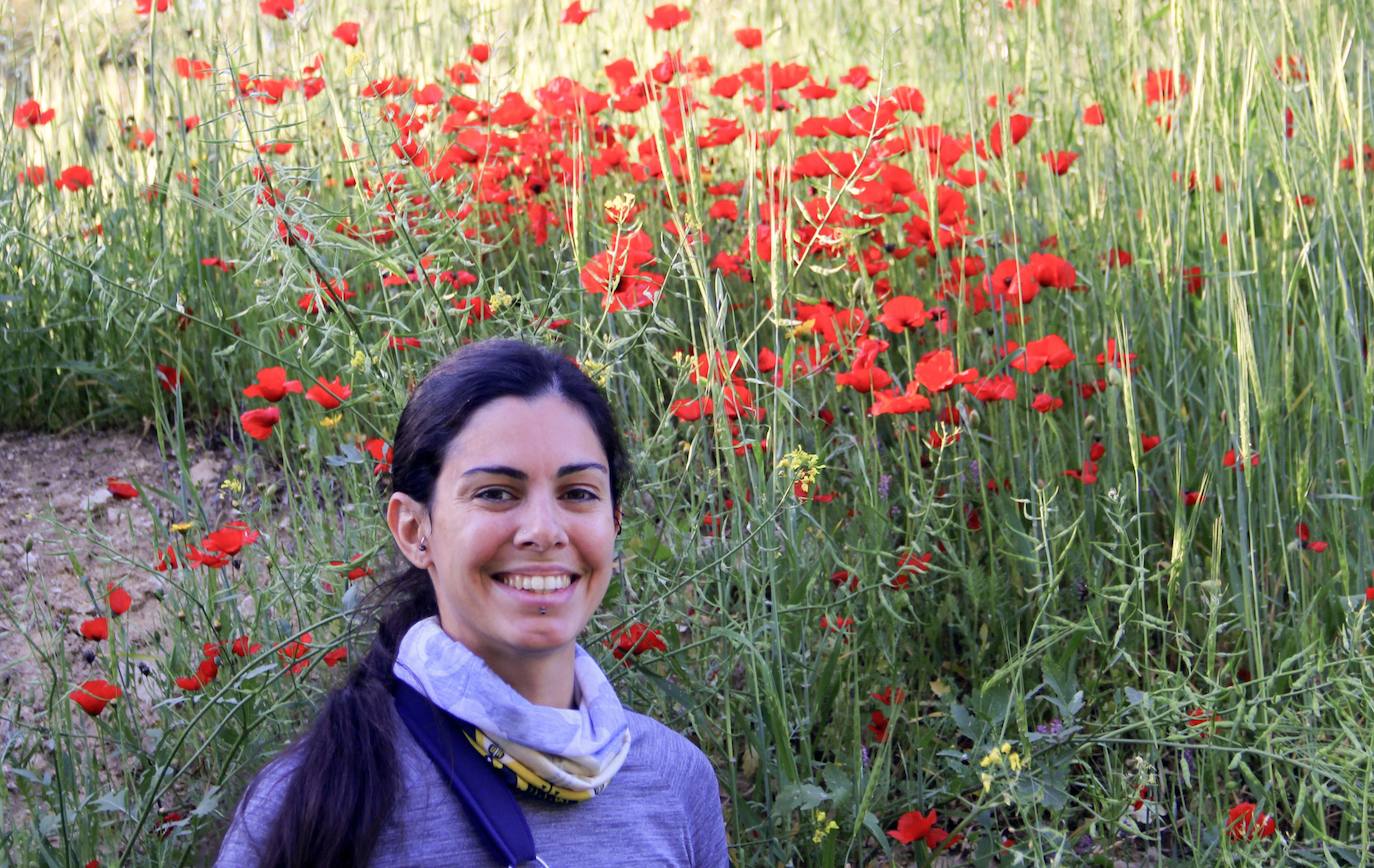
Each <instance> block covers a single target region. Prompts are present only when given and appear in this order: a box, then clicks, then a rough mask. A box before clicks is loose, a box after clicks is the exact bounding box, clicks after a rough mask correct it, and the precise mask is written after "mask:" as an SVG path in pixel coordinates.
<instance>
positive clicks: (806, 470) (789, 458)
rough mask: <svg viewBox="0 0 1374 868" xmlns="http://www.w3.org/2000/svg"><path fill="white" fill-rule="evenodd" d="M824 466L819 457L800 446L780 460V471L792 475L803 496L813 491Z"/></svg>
mask: <svg viewBox="0 0 1374 868" xmlns="http://www.w3.org/2000/svg"><path fill="white" fill-rule="evenodd" d="M823 466H824V465H822V464H821V459H820V456H819V455H812V454H811V453H810V452H807V451H806V450H805V449H803V448H801V447H800V446H796V447H794V448H793V449H792V451H791V452H788V453H787V454H786V455H784V456H782V457H781V458H779V459H778V469H779V470H782V471H785V472H787V473H790V474H791V475H792V481H793V482H795V483H796V484H797V485H800V486H801V490H802V493H803V494H805V493H806V492H808V491H810V490H811V486H812V485H813V484H815V482H816V477H817V476H818V475H819V474H820V472H821V470H822V468H823Z"/></svg>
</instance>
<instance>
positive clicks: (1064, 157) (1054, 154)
mask: <svg viewBox="0 0 1374 868" xmlns="http://www.w3.org/2000/svg"><path fill="white" fill-rule="evenodd" d="M1077 159H1078V154H1076V153H1075V152H1073V151H1046V152H1045V153H1043V154H1041V155H1040V160H1041V162H1043V163H1044V164H1045V165H1047V166H1049V167H1050V171H1051V172H1054V173H1055V174H1056V175H1062V174H1064V173H1065V172H1067V171H1069V167H1070V166H1072V165H1073V163H1074V160H1077Z"/></svg>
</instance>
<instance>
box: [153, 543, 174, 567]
mask: <svg viewBox="0 0 1374 868" xmlns="http://www.w3.org/2000/svg"><path fill="white" fill-rule="evenodd" d="M176 565H177V550H176V547H175V546H167V548H166V550H165V551H163V550H159V551H158V553H157V563H156V564H154V565H153V569H155V570H157V571H158V572H159V573H165V572H167V570H168V569H170V568H171V567H175V566H176Z"/></svg>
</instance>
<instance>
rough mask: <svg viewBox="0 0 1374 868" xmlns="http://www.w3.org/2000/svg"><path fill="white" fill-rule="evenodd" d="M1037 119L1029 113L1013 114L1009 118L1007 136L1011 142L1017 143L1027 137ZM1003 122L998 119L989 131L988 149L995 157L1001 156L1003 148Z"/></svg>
mask: <svg viewBox="0 0 1374 868" xmlns="http://www.w3.org/2000/svg"><path fill="white" fill-rule="evenodd" d="M1034 123H1035V119H1034V118H1032V117H1030V116H1029V115H1011V116H1010V117H1008V118H1007V133H1006V134H1007V137H1008V138H1009V139H1010V140H1011V144H1013V145H1014V144H1016V143H1018V142H1020V141H1021V140H1022V139H1024V138H1025V137H1026V133H1029V132H1030V128H1031V125H1032V124H1034ZM1002 135H1003V133H1002V122H1001V121H998V122H997V123H995V124H993V125H992V131H991V132H989V133H988V146H987V149H988V150H989V151H991V152H992V155H993V156H994V157H1001V156H1002V150H1003V143H1002Z"/></svg>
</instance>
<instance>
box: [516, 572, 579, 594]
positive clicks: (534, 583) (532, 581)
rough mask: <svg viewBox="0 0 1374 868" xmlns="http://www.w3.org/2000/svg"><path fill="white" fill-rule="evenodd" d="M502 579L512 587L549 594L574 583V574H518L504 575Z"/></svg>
mask: <svg viewBox="0 0 1374 868" xmlns="http://www.w3.org/2000/svg"><path fill="white" fill-rule="evenodd" d="M500 581H502V582H504V583H505V584H507V585H510V586H511V587H512V588H515V589H517V590H521V591H533V592H535V593H536V594H548V593H552V592H553V591H561V590H563V589H564V588H566V587H567V586H568V585H571V584H572V576H571V575H569V574H567V573H563V574H562V575H560V576H518V575H510V574H508V575H504V576H501V577H500Z"/></svg>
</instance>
